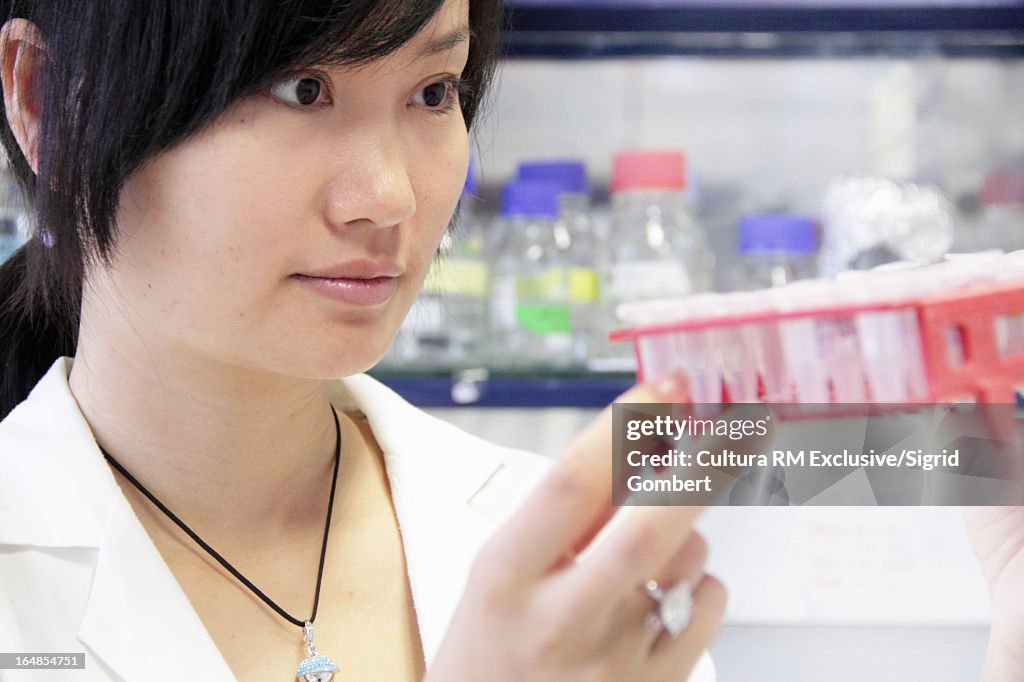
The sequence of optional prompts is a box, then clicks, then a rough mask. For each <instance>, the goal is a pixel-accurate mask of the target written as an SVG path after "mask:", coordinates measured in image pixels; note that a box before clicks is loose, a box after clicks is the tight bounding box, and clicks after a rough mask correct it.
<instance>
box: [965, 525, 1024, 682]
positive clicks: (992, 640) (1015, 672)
mask: <svg viewBox="0 0 1024 682" xmlns="http://www.w3.org/2000/svg"><path fill="white" fill-rule="evenodd" d="M964 517H965V519H966V521H967V530H968V534H969V535H970V538H971V544H972V545H973V546H974V553H975V555H977V557H978V561H979V562H980V564H981V571H982V574H983V575H984V576H985V581H986V582H987V583H988V588H989V594H990V596H991V601H992V629H991V631H990V634H989V642H988V651H987V653H986V655H985V669H984V673H983V675H982V680H983V681H984V682H997V681H998V682H1003V681H1004V680H1024V507H965V508H964Z"/></svg>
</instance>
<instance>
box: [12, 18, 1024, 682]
mask: <svg viewBox="0 0 1024 682" xmlns="http://www.w3.org/2000/svg"><path fill="white" fill-rule="evenodd" d="M507 10H508V30H507V32H506V35H505V44H504V58H503V62H502V64H501V69H500V73H499V77H498V80H497V83H496V86H497V87H496V89H495V92H494V95H493V98H492V101H491V103H490V106H489V108H488V110H487V112H486V116H485V118H484V120H483V123H482V125H480V126H479V128H478V130H477V131H476V134H475V139H474V152H473V166H472V168H471V170H470V175H469V177H468V178H467V182H466V189H465V192H464V196H463V201H462V204H461V207H460V214H459V220H458V225H457V229H456V230H455V231H454V232H453V233H452V235H451V238H450V239H446V240H445V242H444V243H443V244H442V249H441V254H440V256H439V258H438V260H437V263H436V264H435V267H434V269H433V271H432V273H431V275H430V277H429V278H428V282H427V285H426V287H425V289H424V292H423V294H422V296H421V297H420V300H419V301H418V302H417V304H416V305H415V306H414V307H413V309H412V310H411V311H410V314H409V317H408V318H407V320H406V322H405V324H404V325H403V327H402V330H401V332H400V333H399V335H398V337H397V338H396V340H395V343H394V345H393V346H392V348H391V349H390V350H389V352H388V354H387V356H386V357H385V358H384V359H383V360H382V361H381V363H380V365H379V366H378V367H377V368H375V370H373V374H374V375H376V376H377V377H378V378H380V379H381V380H383V381H385V382H386V383H388V384H389V385H391V386H392V387H393V388H395V389H396V390H397V391H399V392H400V393H402V394H403V395H405V396H406V397H407V398H408V399H409V400H410V401H411V402H413V403H414V404H417V405H420V406H422V407H425V408H427V409H429V410H430V411H432V412H434V413H435V414H437V415H438V416H440V417H442V418H444V419H446V420H449V421H452V422H454V423H456V424H458V425H459V426H462V427H463V428H466V429H467V430H469V431H472V432H475V433H477V434H479V435H481V436H483V437H485V438H487V439H489V440H492V441H496V442H499V443H504V444H507V445H510V446H514V447H518V448H522V449H527V450H532V451H535V452H540V453H543V454H547V455H551V456H555V455H557V454H558V453H559V452H560V451H561V449H562V448H563V447H564V446H565V444H566V443H567V442H568V441H569V440H570V439H571V437H572V436H573V434H575V433H576V431H578V430H579V429H580V428H582V426H583V425H584V424H586V423H587V422H589V421H590V419H592V418H593V417H594V416H595V414H596V412H597V409H598V408H599V407H601V406H603V405H605V404H607V403H608V402H609V401H611V400H612V399H613V398H614V397H615V396H617V395H618V394H619V393H621V392H622V391H624V390H625V389H627V388H628V387H629V386H630V385H631V384H632V383H633V381H634V379H635V369H636V367H635V360H634V359H633V353H632V349H631V347H630V344H628V343H618V344H615V343H610V342H609V341H608V338H607V337H608V333H609V332H610V331H612V330H614V329H617V328H621V327H624V326H627V325H626V323H625V322H624V321H623V319H622V318H621V317H620V316H619V315H618V311H619V306H620V305H621V304H623V303H630V302H635V301H643V300H646V299H651V298H659V297H663V296H668V295H676V296H688V295H694V294H701V293H704V292H710V291H717V292H726V291H742V290H750V289H758V288H764V287H772V286H779V285H782V284H787V283H790V282H792V281H794V280H799V279H809V278H815V277H833V276H836V275H837V274H838V273H841V272H844V271H847V270H856V269H862V268H869V267H873V266H877V265H880V264H884V263H888V262H893V261H905V262H911V263H931V262H936V261H939V260H941V259H942V258H943V257H945V255H946V254H947V253H955V252H977V251H984V250H990V249H1003V250H1005V251H1012V250H1017V249H1022V248H1024V2H1022V1H1019V0H871V1H870V2H861V1H859V0H784V1H783V0H779V1H776V0H769V1H761V2H759V1H757V0H745V1H744V0H731V1H728V2H723V1H721V0H658V1H655V0H602V1H597V0H590V1H587V0H530V1H518V2H512V1H511V0H510V1H509V2H508V3H507ZM0 180H2V182H0V185H2V186H0V261H2V260H3V259H4V258H6V257H7V256H8V255H9V254H10V252H12V251H13V250H14V249H15V248H16V247H17V246H18V245H19V244H20V243H21V242H22V241H24V240H25V239H26V238H28V236H29V234H30V232H31V225H30V224H29V221H28V220H26V219H25V217H24V214H23V211H22V210H21V208H20V204H19V202H18V200H17V197H16V193H14V192H13V189H12V186H11V183H10V180H9V175H4V176H3V178H0ZM702 523H703V526H702V530H703V531H704V532H705V534H706V535H707V536H708V538H709V542H710V545H711V558H710V566H709V569H710V570H711V571H712V572H715V573H716V574H718V575H720V576H721V577H722V578H723V580H724V581H725V582H726V584H727V586H728V587H729V589H730V595H731V597H730V606H729V609H730V610H729V614H728V617H727V620H726V625H725V627H724V629H723V632H722V635H721V636H720V637H719V639H718V640H717V641H716V643H715V645H714V647H713V648H712V653H713V655H714V657H715V660H716V663H717V666H718V669H719V675H720V679H721V680H723V682H733V681H748V680H750V681H753V680H756V681H759V682H764V681H771V680H786V681H787V682H797V681H803V680H825V679H827V680H864V679H871V680H875V681H881V680H901V681H905V680H929V681H932V682H936V681H944V680H950V681H952V680H976V679H978V676H979V673H980V669H981V662H982V658H983V655H984V646H985V638H986V628H987V622H988V617H989V611H988V602H987V596H986V593H985V588H984V585H983V583H982V582H981V577H980V573H979V572H978V570H977V568H976V566H975V564H974V560H973V556H972V555H971V553H970V550H969V548H968V546H967V542H966V537H965V534H964V530H963V524H962V521H961V519H960V512H959V510H957V509H938V508H935V509H927V508H925V509H895V508H889V509H887V508H879V509H872V508H868V509H839V508H777V507H771V508H716V509H712V510H711V511H710V512H709V513H708V514H707V515H706V516H705V517H704V518H703V520H702Z"/></svg>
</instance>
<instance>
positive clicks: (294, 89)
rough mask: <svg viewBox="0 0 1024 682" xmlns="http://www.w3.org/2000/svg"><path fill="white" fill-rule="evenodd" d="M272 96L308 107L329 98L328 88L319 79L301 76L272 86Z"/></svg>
mask: <svg viewBox="0 0 1024 682" xmlns="http://www.w3.org/2000/svg"><path fill="white" fill-rule="evenodd" d="M270 94H272V95H273V96H274V97H277V98H278V99H280V100H283V101H285V102H287V103H289V104H295V105H297V106H301V107H308V106H310V105H311V104H316V102H317V101H318V100H320V99H321V98H322V97H326V96H327V87H326V86H325V85H324V84H323V83H322V82H321V81H320V79H318V78H314V77H312V76H301V77H295V78H285V79H284V80H280V81H278V82H277V83H275V84H274V85H273V86H271V88H270Z"/></svg>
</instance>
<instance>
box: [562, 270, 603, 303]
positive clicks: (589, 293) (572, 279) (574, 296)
mask: <svg viewBox="0 0 1024 682" xmlns="http://www.w3.org/2000/svg"><path fill="white" fill-rule="evenodd" d="M600 296H601V286H600V284H599V283H598V278H597V271H596V270H593V269H591V268H581V267H575V268H571V269H570V270H569V300H571V301H572V302H573V303H593V302H594V301H596V300H598V299H599V298H600Z"/></svg>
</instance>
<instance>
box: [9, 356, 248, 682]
mask: <svg viewBox="0 0 1024 682" xmlns="http://www.w3.org/2000/svg"><path fill="white" fill-rule="evenodd" d="M70 367H71V359H70V358H61V359H58V360H57V361H56V362H55V363H54V365H53V366H52V367H51V368H50V370H49V371H48V372H47V374H46V375H45V376H44V377H43V378H42V379H40V381H39V382H38V383H37V385H36V387H35V388H34V389H33V392H32V396H31V398H30V399H29V400H27V401H26V402H24V403H23V404H22V405H20V406H19V407H18V408H16V409H15V411H14V412H12V413H11V415H10V416H9V418H8V419H7V420H5V421H4V430H3V432H2V433H0V443H2V447H0V469H8V467H9V469H8V470H12V469H14V468H15V467H16V470H17V471H18V475H17V476H16V477H15V478H14V482H13V483H12V484H11V485H8V486H5V485H4V481H3V480H0V543H8V544H19V545H25V546H28V547H54V548H56V547H62V548H77V549H81V550H82V551H83V552H94V553H95V565H94V568H93V574H92V581H91V585H90V588H89V594H88V596H87V598H86V600H85V604H86V605H85V609H84V611H83V612H82V614H81V621H80V625H79V629H78V633H77V634H78V638H79V640H80V641H81V642H82V644H83V645H85V647H86V648H87V649H88V651H89V652H90V653H91V654H92V656H93V657H94V659H93V660H91V661H89V662H88V666H90V667H93V666H95V667H97V668H106V669H109V670H111V671H113V672H114V673H115V674H116V675H117V676H118V677H120V678H124V679H128V680H183V679H193V680H197V679H225V680H230V679H233V676H232V674H231V672H230V670H229V668H228V666H227V663H226V662H225V661H224V659H223V657H222V656H221V655H220V652H219V651H218V650H217V648H216V646H215V645H214V644H213V641H212V640H211V639H210V637H209V635H208V634H207V632H206V629H205V627H204V626H203V624H202V622H201V621H200V620H199V618H198V616H197V615H196V613H195V611H194V610H193V609H192V606H191V603H190V602H189V601H188V597H187V596H186V595H185V593H184V592H183V591H182V589H181V587H180V586H179V585H178V583H177V581H176V580H175V578H174V576H173V574H172V573H171V572H170V569H169V568H167V565H166V564H165V563H164V562H163V559H162V557H161V556H160V553H159V550H157V548H156V546H155V545H154V544H153V542H152V540H150V538H149V536H148V535H147V534H146V532H145V529H144V527H143V526H142V524H141V523H140V522H139V521H138V519H137V518H136V516H135V512H134V511H133V510H132V508H131V505H130V504H129V503H128V501H127V500H126V499H125V498H124V496H123V495H122V494H121V491H120V489H119V488H118V486H117V482H116V481H115V480H114V477H113V474H112V473H111V472H110V469H109V467H108V466H107V465H106V463H105V462H104V461H103V455H102V453H101V452H100V451H99V448H98V447H97V446H96V441H95V439H94V438H93V435H92V431H91V430H90V428H89V425H88V423H87V422H86V421H85V418H84V417H83V416H82V414H81V411H80V410H79V409H78V405H77V403H75V400H74V397H73V396H72V395H71V391H70V388H69V387H68V384H67V377H68V371H69V369H70ZM40 490H46V491H47V494H46V495H40V494H39V491H40ZM58 496H59V499H60V500H61V504H59V505H55V504H51V501H52V500H54V499H58ZM52 589H53V590H57V591H60V590H71V589H72V588H71V587H69V586H67V585H63V584H54V585H53V586H52ZM64 601H65V603H66V604H68V605H69V606H70V605H71V604H76V603H80V600H79V597H78V596H77V595H74V594H68V595H67V598H66V599H65V600H64ZM71 617H74V616H71ZM169 642H173V643H175V648H176V649H178V650H179V651H180V652H181V654H182V655H179V656H173V657H168V656H167V650H168V646H167V645H168V643H169Z"/></svg>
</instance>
